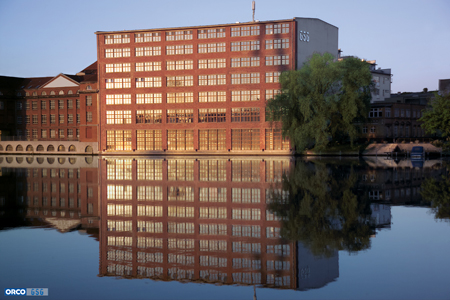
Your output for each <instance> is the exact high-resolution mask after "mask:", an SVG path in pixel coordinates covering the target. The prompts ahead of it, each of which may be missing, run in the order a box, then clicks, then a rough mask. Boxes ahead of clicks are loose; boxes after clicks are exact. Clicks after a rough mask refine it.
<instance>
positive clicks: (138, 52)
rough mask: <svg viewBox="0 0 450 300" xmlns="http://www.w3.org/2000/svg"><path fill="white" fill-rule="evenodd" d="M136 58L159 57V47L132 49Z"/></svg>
mask: <svg viewBox="0 0 450 300" xmlns="http://www.w3.org/2000/svg"><path fill="white" fill-rule="evenodd" d="M134 54H135V56H136V57H139V56H159V55H161V47H136V48H135V49H134Z"/></svg>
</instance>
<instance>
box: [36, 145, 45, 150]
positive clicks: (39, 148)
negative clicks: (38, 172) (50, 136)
mask: <svg viewBox="0 0 450 300" xmlns="http://www.w3.org/2000/svg"><path fill="white" fill-rule="evenodd" d="M36 151H44V146H42V145H38V146H37V147H36Z"/></svg>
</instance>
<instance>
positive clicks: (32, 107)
mask: <svg viewBox="0 0 450 300" xmlns="http://www.w3.org/2000/svg"><path fill="white" fill-rule="evenodd" d="M31 109H32V110H37V101H31Z"/></svg>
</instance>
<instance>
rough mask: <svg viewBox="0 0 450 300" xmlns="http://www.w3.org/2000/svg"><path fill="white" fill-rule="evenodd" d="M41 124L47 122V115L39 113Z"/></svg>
mask: <svg viewBox="0 0 450 300" xmlns="http://www.w3.org/2000/svg"><path fill="white" fill-rule="evenodd" d="M41 124H47V115H41Z"/></svg>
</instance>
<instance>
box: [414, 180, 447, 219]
mask: <svg viewBox="0 0 450 300" xmlns="http://www.w3.org/2000/svg"><path fill="white" fill-rule="evenodd" d="M420 193H421V195H422V198H423V200H424V201H426V202H429V203H430V206H431V210H432V211H433V213H434V214H435V217H436V219H444V220H446V221H448V222H450V178H448V176H445V175H444V176H442V177H441V180H436V179H434V178H428V179H426V180H425V181H424V182H423V183H422V185H421V192H420Z"/></svg>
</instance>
